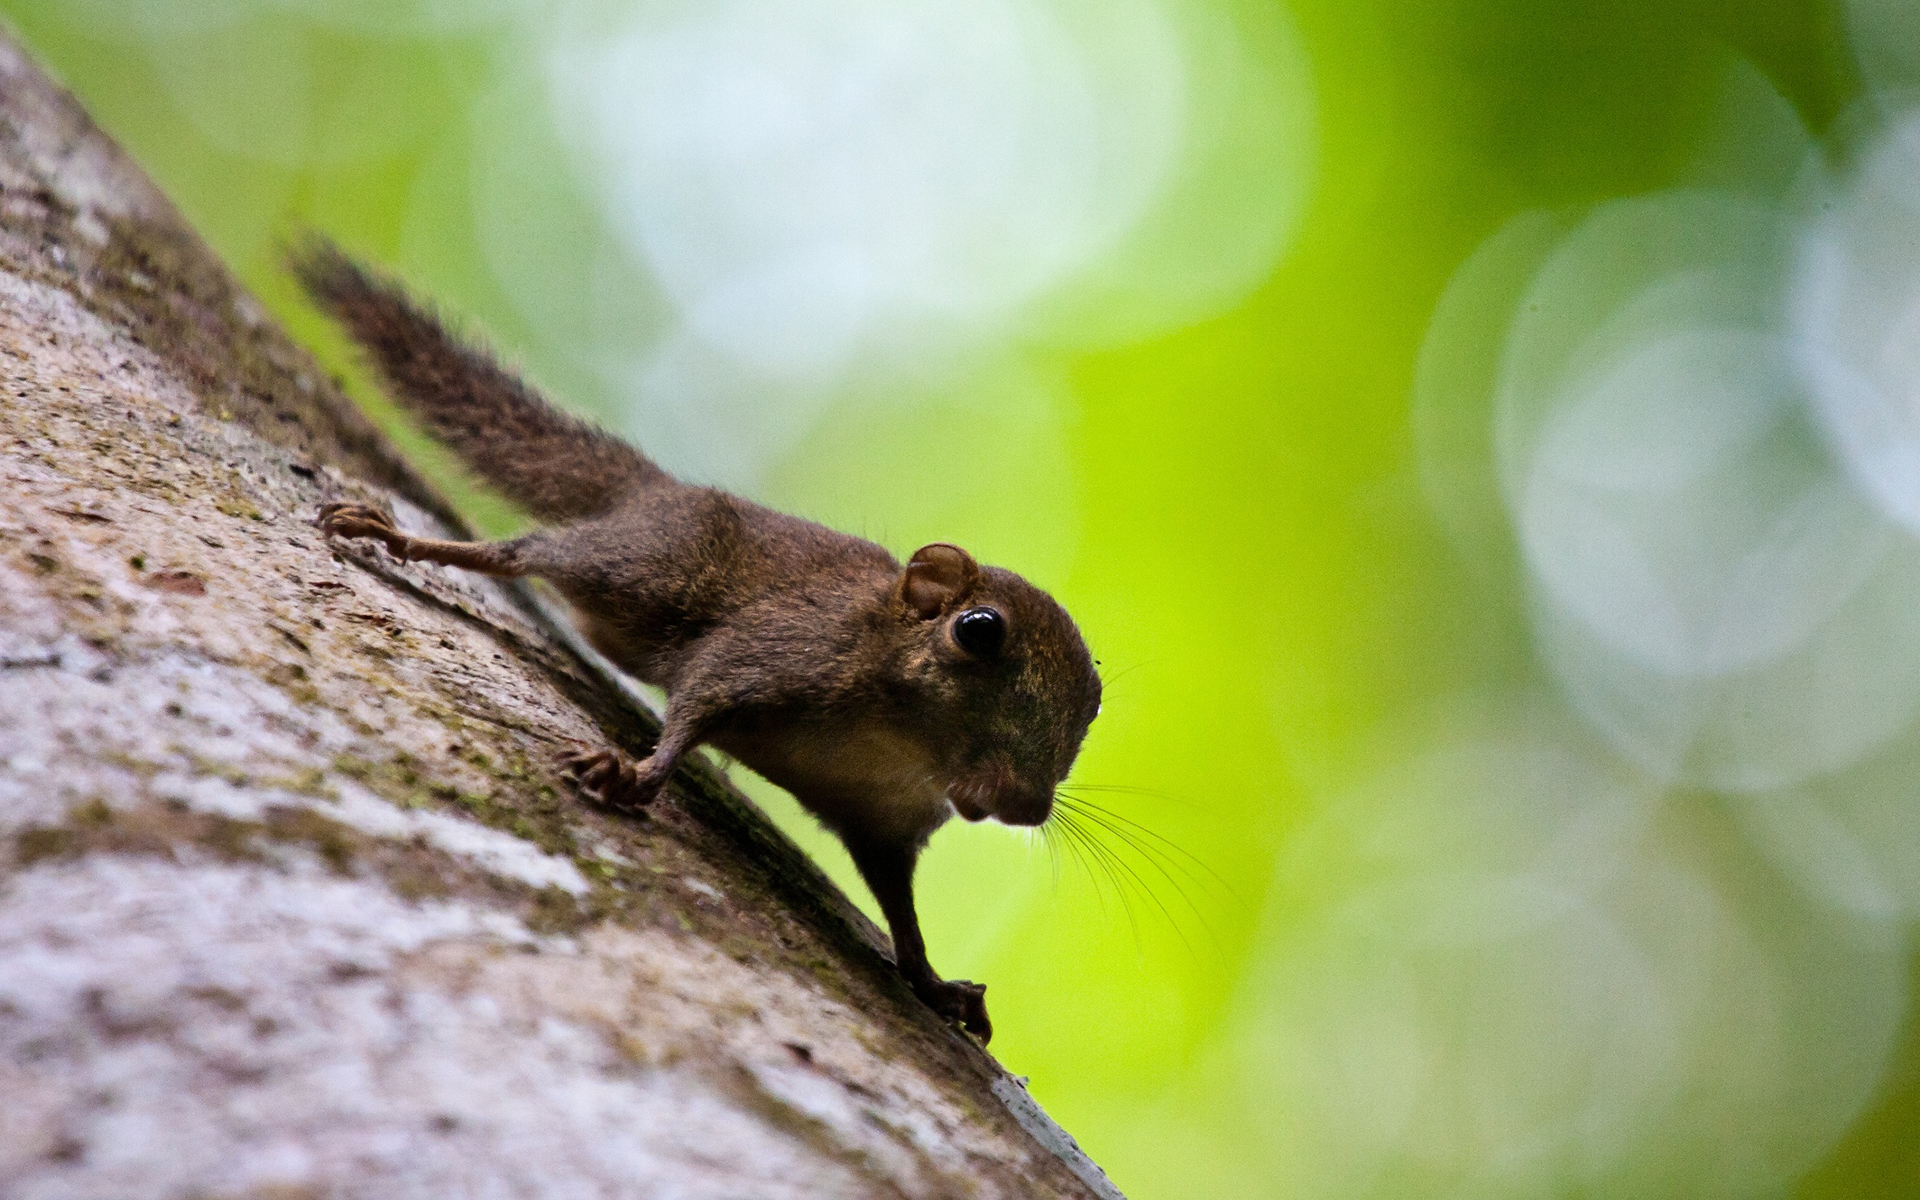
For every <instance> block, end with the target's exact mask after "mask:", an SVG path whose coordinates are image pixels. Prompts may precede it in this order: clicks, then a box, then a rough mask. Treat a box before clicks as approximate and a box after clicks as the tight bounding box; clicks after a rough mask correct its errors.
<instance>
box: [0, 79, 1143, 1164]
mask: <svg viewBox="0 0 1920 1200" xmlns="http://www.w3.org/2000/svg"><path fill="white" fill-rule="evenodd" d="M0 386H3V387H4V389H5V390H4V394H3V395H0V1194H4V1195H5V1196H8V1197H18V1198H22V1200H24V1198H27V1197H43V1196H44V1197H51V1196H60V1197H81V1196H100V1197H116V1198H118V1197H127V1196H188V1195H192V1196H216V1195H217V1196H243V1195H248V1196H253V1195H257V1196H266V1195H273V1196H321V1195H326V1196H332V1195H342V1196H382V1197H384V1196H397V1195H408V1196H433V1197H446V1196H469V1195H473V1196H478V1195H488V1196H520V1195H526V1196H547V1195H553V1196H589V1195H591V1196H616V1195H618V1196H650V1195H672V1196H674V1197H687V1198H692V1197H707V1196H713V1197H720V1196H727V1197H756V1198H759V1197H785V1196H792V1197H819V1196H856V1197H865V1196H876V1197H878V1196H888V1197H898V1196H902V1195H905V1196H956V1197H957V1196H968V1197H1009V1198H1014V1197H1047V1196H1089V1195H1098V1196H1115V1195H1117V1194H1118V1193H1116V1192H1115V1191H1114V1190H1113V1189H1112V1186H1111V1185H1110V1184H1108V1183H1107V1182H1106V1179H1105V1176H1104V1175H1102V1174H1101V1173H1100V1171H1099V1169H1098V1168H1097V1167H1095V1166H1094V1165H1093V1164H1092V1163H1090V1162H1088V1161H1087V1159H1086V1158H1085V1157H1084V1156H1083V1155H1082V1154H1081V1153H1080V1152H1079V1150H1078V1149H1077V1148H1076V1147H1075V1146H1074V1145H1073V1142H1072V1139H1070V1138H1068V1137H1067V1136H1066V1135H1065V1134H1064V1133H1062V1132H1060V1130H1059V1129H1058V1128H1057V1127H1056V1126H1054V1125H1053V1124H1052V1122H1050V1121H1049V1120H1047V1118H1046V1117H1045V1116H1044V1114H1042V1113H1041V1112H1040V1111H1039V1109H1038V1108H1037V1107H1035V1106H1034V1104H1033V1102H1032V1101H1031V1100H1029V1099H1028V1098H1027V1095H1026V1092H1025V1091H1024V1089H1023V1088H1022V1087H1021V1086H1020V1084H1019V1083H1018V1082H1017V1081H1015V1080H1013V1079H1012V1078H1011V1077H1009V1076H1008V1075H1007V1074H1006V1073H1005V1072H1003V1071H1002V1070H1001V1069H1000V1068H999V1066H998V1065H997V1064H996V1063H995V1062H994V1061H993V1060H992V1059H991V1058H989V1057H988V1056H987V1055H986V1054H985V1053H984V1052H983V1051H982V1050H980V1049H979V1048H978V1047H977V1046H975V1045H974V1044H973V1043H972V1042H970V1041H969V1040H967V1039H966V1038H965V1037H963V1036H962V1035H960V1034H958V1033H956V1032H954V1031H953V1030H950V1029H948V1028H946V1027H944V1026H943V1025H942V1024H941V1023H940V1022H939V1021H937V1020H936V1019H935V1018H934V1017H933V1016H932V1014H931V1013H929V1012H928V1011H927V1010H926V1009H925V1008H924V1007H922V1006H921V1005H920V1004H919V1003H918V1002H917V1001H916V1000H914V998H913V997H912V995H911V994H910V993H909V992H908V991H907V990H906V989H905V987H903V986H902V985H901V983H900V981H899V979H898V978H897V976H895V975H894V973H893V972H892V970H891V968H890V967H889V966H888V964H887V963H886V961H885V960H884V959H883V957H882V952H881V947H883V946H884V945H885V939H884V938H882V937H881V936H880V935H879V934H878V933H877V932H876V931H875V930H874V928H873V927H872V926H871V925H870V924H869V923H868V922H867V921H866V920H865V919H864V918H863V917H861V916H860V915H859V914H858V912H857V911H856V910H855V909H853V908H852V907H851V906H850V905H849V904H848V903H847V901H846V900H845V898H844V897H842V896H841V895H840V894H839V893H838V892H836V891H835V890H834V888H833V887H832V885H831V884H829V883H828V882H827V881H826V879H825V877H824V876H822V875H821V873H820V872H819V871H818V870H817V869H816V868H815V867H814V866H813V865H812V864H811V863H809V862H808V861H807V860H806V859H805V857H804V856H803V855H802V854H801V853H800V852H799V851H798V850H796V849H795V848H794V846H793V845H792V843H790V842H789V841H787V839H785V838H784V837H783V836H782V835H781V834H780V833H779V832H778V831H777V830H775V829H774V828H773V827H772V826H771V825H770V824H769V823H768V822H767V820H766V819H765V818H764V817H763V816H762V815H761V814H760V813H759V812H758V811H757V810H756V809H754V808H753V807H752V806H751V805H750V804H749V803H748V802H746V801H745V800H743V799H742V798H741V797H740V796H738V795H737V794H736V793H735V792H733V791H732V790H730V789H729V788H728V787H727V785H726V783H725V782H724V780H723V779H721V778H720V777H719V776H718V775H717V774H715V773H714V772H713V771H712V770H711V769H710V768H707V767H704V766H698V765H696V766H695V767H693V768H691V769H690V770H688V771H686V772H684V773H683V774H682V776H681V777H680V778H678V779H677V780H676V781H675V785H674V788H673V790H672V792H671V794H670V795H669V796H668V797H666V798H665V799H663V801H662V802H661V803H660V804H659V805H657V806H656V807H655V809H654V811H653V815H651V816H650V817H648V818H645V819H639V820H633V819H626V818H621V817H617V816H611V815H608V814H605V813H602V812H598V811H594V810H592V809H590V808H588V807H586V806H584V805H583V804H581V803H579V802H578V801H576V800H575V799H574V797H573V795H572V794H571V793H570V791H569V790H568V788H567V787H566V786H565V784H564V783H563V781H562V779H561V778H560V776H559V774H558V772H557V770H556V769H555V766H554V761H553V760H554V756H555V755H556V753H557V752H559V751H560V750H562V749H563V748H565V747H566V746H568V745H569V744H570V743H572V742H586V743H589V744H600V743H606V742H611V743H614V744H617V745H619V746H621V747H624V748H625V749H626V750H628V751H629V752H632V753H636V754H639V753H644V752H645V749H646V747H647V745H648V743H649V741H650V738H651V736H652V732H653V730H654V728H655V724H654V721H653V719H652V717H651V716H650V715H648V714H647V713H646V711H645V710H644V708H643V707H641V706H639V705H638V704H636V703H635V701H634V699H633V697H632V696H631V695H630V694H629V692H628V691H627V690H626V688H625V685H624V684H623V683H622V682H621V681H620V680H619V679H618V678H617V677H616V676H614V675H613V674H612V673H611V672H610V671H609V670H608V668H607V667H606V665H605V664H604V662H601V661H600V660H598V659H597V658H596V657H595V656H594V655H593V653H592V652H591V651H590V650H588V649H586V648H585V647H584V646H582V645H581V644H579V643H578V640H577V638H574V637H573V635H572V634H570V633H569V632H567V631H566V630H565V629H564V627H563V626H562V625H561V624H559V623H557V622H556V621H555V620H554V619H553V618H552V617H551V616H550V615H549V614H548V612H547V611H546V610H545V609H544V608H543V607H542V603H543V602H542V601H541V600H540V599H539V596H538V594H537V593H535V592H534V591H532V590H528V589H513V588H507V587H502V586H496V585H494V584H492V583H490V582H488V581H485V580H481V579H476V578H471V577H467V576H464V575H460V574H457V573H452V572H448V571H444V570H442V569H440V568H437V567H433V566H421V565H405V564H399V563H395V562H393V561H391V560H388V559H386V558H384V557H382V555H381V553H380V552H378V551H373V552H366V551H362V550H359V549H356V548H352V547H347V546H339V545H329V544H328V543H327V542H326V541H325V540H324V539H322V538H321V537H320V536H318V534H316V533H315V531H314V530H313V528H312V526H311V521H312V519H313V516H314V513H315V511H316V509H317V508H318V506H319V505H320V504H321V503H323V502H325V501H329V500H334V499H362V500H369V501H373V502H375V503H379V504H384V505H389V506H391V507H392V508H393V509H394V510H395V512H396V514H397V515H398V518H399V521H400V523H401V524H402V526H403V527H407V528H409V529H412V530H417V531H422V532H430V533H432V534H435V535H439V536H459V535H461V534H463V533H464V530H462V529H461V526H460V522H459V519H458V517H457V516H456V515H455V514H454V513H453V512H452V511H451V510H450V509H449V508H448V506H447V505H446V504H445V502H443V501H442V500H441V499H440V498H438V497H437V496H436V495H435V494H434V493H433V492H432V490H431V489H430V488H429V487H427V485H426V484H424V483H423V482H422V481H421V480H420V478H419V477H418V476H417V475H415V474H414V473H413V472H412V471H411V470H410V469H409V468H408V467H407V466H406V464H405V463H403V462H402V461H401V460H400V459H399V458H398V457H397V456H396V455H395V454H394V452H393V450H392V449H391V448H390V447H389V446H388V445H387V443H386V442H385V441H384V440H383V439H382V438H381V437H380V435H379V434H378V432H377V431H376V430H375V429H374V428H373V427H372V426H371V425H370V424H369V423H368V422H367V421H366V419H365V418H363V417H362V416H361V415H360V414H359V413H358V412H357V411H356V410H355V409H354V408H353V407H352V405H351V403H350V402H349V401H347V400H346V399H344V398H343V397H342V396H341V394H340V393H339V392H338V391H337V390H336V388H335V387H334V386H333V385H332V384H330V383H329V381H328V380H327V379H326V378H325V377H324V375H323V374H322V373H321V372H320V371H319V370H317V369H316V368H315V366H314V364H313V363H312V362H311V361H310V360H309V358H308V357H307V356H306V354H304V353H303V352H302V351H300V350H299V349H297V348H296V347H295V346H294V345H293V344H292V343H290V342H289V341H288V340H287V338H286V337H285V335H284V334H282V333H281V332H280V331H279V330H278V329H277V328H276V327H275V326H274V325H273V324H272V322H271V321H269V320H268V318H267V317H266V315H265V313H264V312H263V310H262V309H261V308H260V306H259V305H258V303H257V302H255V301H254V300H253V299H252V298H251V297H249V296H248V295H247V294H246V293H245V292H243V291H241V290H240V289H239V287H238V286H237V285H236V284H235V283H234V282H233V280H231V279H230V278H229V277H228V276H227V275H226V273H225V272H224V270H223V269H222V268H221V266H220V265H219V264H218V263H217V262H216V261H215V259H214V258H213V256H212V255H211V254H210V253H209V252H208V251H207V249H206V248H205V247H204V246H203V245H202V244H201V243H200V242H199V241H198V239H196V238H195V237H194V235H193V234H192V233H191V232H190V231H189V230H188V229H187V228H186V227H185V225H184V223H183V222H182V221H181V219H180V218H179V216H178V215H177V214H176V213H175V212H174V210H173V209H172V208H171V206H169V205H168V203H167V202H166V201H165V199H164V198H162V197H161V196H160V195H159V194H158V192H157V191H156V190H155V189H154V188H153V186H152V185H151V184H150V183H148V182H147V180H146V179H145V178H144V177H143V176H142V175H141V174H140V172H139V171H138V170H137V169H136V168H135V167H133V166H132V165H131V164H130V163H129V162H128V161H127V160H126V159H125V158H124V157H123V156H122V155H121V154H120V153H119V151H118V150H117V149H116V148H115V147H114V146H113V145H112V144H111V143H110V142H109V141H108V140H107V139H106V138H105V137H104V136H103V135H102V134H101V133H100V132H99V131H98V130H96V129H95V128H94V127H93V126H92V124H91V123H90V122H88V120H87V119H86V117H85V116H84V115H83V114H82V113H81V112H80V111H79V109H78V107H77V106H76V105H75V103H74V102H73V100H72V98H71V97H70V96H68V95H67V94H66V93H65V92H64V91H62V90H61V89H59V88H58V87H57V86H55V85H53V84H51V83H50V82H49V81H48V80H47V79H46V78H45V77H44V76H42V75H41V74H40V73H39V71H38V70H37V69H36V68H35V66H34V65H33V64H32V63H31V62H30V61H29V60H28V59H27V57H26V56H25V55H24V54H23V53H22V52H21V51H20V50H19V49H18V48H17V47H15V46H14V45H13V44H12V43H11V42H5V41H0Z"/></svg>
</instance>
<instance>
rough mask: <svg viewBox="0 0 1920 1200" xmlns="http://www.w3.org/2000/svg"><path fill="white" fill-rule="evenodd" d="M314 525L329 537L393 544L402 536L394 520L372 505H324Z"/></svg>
mask: <svg viewBox="0 0 1920 1200" xmlns="http://www.w3.org/2000/svg"><path fill="white" fill-rule="evenodd" d="M314 525H316V526H317V527H318V528H319V530H320V532H321V533H323V534H326V535H327V536H328V537H343V538H378V539H380V540H381V541H383V542H387V543H388V544H392V543H393V542H394V541H395V540H396V539H398V538H399V537H400V536H401V535H400V531H399V530H398V529H396V528H394V524H393V518H392V517H390V516H388V515H387V514H386V513H384V512H381V511H380V510H379V509H377V508H375V507H373V506H372V505H371V504H354V503H340V504H323V505H321V506H320V516H319V518H318V519H317V520H315V521H314Z"/></svg>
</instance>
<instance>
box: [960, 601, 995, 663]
mask: <svg viewBox="0 0 1920 1200" xmlns="http://www.w3.org/2000/svg"><path fill="white" fill-rule="evenodd" d="M953 640H954V641H956V642H959V643H960V648H961V649H962V650H965V651H966V652H967V653H968V654H971V655H974V656H975V657H977V658H985V657H987V656H988V655H990V654H993V653H995V652H996V651H998V650H999V649H1000V644H1001V643H1002V642H1004V641H1006V640H1007V619H1006V618H1005V617H1003V616H1001V615H1000V614H999V613H998V612H996V611H994V610H993V609H991V608H970V609H968V610H967V611H965V612H963V613H961V614H960V615H959V616H958V617H955V618H954V621H953Z"/></svg>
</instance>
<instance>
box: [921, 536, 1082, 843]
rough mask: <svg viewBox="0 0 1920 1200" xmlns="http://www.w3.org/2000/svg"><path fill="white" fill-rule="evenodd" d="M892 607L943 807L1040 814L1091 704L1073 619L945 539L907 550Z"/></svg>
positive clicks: (1011, 819)
mask: <svg viewBox="0 0 1920 1200" xmlns="http://www.w3.org/2000/svg"><path fill="white" fill-rule="evenodd" d="M894 607H895V610H896V615H897V617H898V619H899V620H900V622H901V624H902V627H903V630H904V633H905V636H906V638H907V641H908V652H907V656H906V657H907V666H908V670H907V672H906V675H907V678H908V680H909V681H910V684H911V686H913V687H914V689H915V690H916V691H917V692H918V693H919V696H918V697H917V699H918V700H919V701H920V703H919V704H917V705H916V708H918V709H919V710H920V711H921V712H922V713H923V715H924V719H925V720H926V721H927V726H926V733H927V738H928V742H929V743H930V746H931V748H932V749H933V750H934V752H935V756H936V761H938V762H939V763H940V765H941V767H942V770H943V772H945V773H946V774H947V780H946V795H947V799H948V800H949V801H950V802H951V803H952V804H953V807H954V811H956V812H958V813H959V814H960V815H961V816H962V817H965V818H966V819H967V820H969V821H979V820H983V819H985V818H987V817H994V818H996V819H998V820H1000V821H1003V822H1005V823H1007V824H1009V825H1039V824H1042V823H1043V822H1045V821H1046V819H1047V817H1048V815H1049V814H1051V813H1052V811H1053V796H1054V789H1055V788H1056V787H1057V786H1058V785H1059V783H1060V781H1061V780H1063V779H1065V778H1066V777H1067V772H1068V771H1069V770H1071V769H1072V767H1073V760H1074V758H1075V756H1076V755H1078V754H1079V752H1080V743H1081V741H1082V740H1084V739H1085V737H1086V736H1087V727H1088V726H1089V725H1091V724H1092V723H1093V718H1094V717H1095V716H1096V715H1098V714H1099V712H1100V676H1099V674H1098V672H1096V671H1095V670H1094V663H1093V656H1092V655H1091V654H1089V653H1088V652H1087V645H1086V642H1085V641H1083V640H1082V639H1081V637H1080V630H1079V627H1078V626H1076V625H1075V624H1074V623H1073V618H1072V617H1069V616H1068V615H1067V611H1066V610H1065V609H1064V608H1062V607H1060V605H1059V603H1058V602H1057V601H1055V600H1054V598H1053V597H1052V596H1049V595H1047V593H1045V592H1044V591H1041V590H1040V589H1039V588H1037V587H1035V586H1033V585H1032V584H1031V583H1028V582H1027V581H1026V580H1024V579H1022V578H1021V577H1020V576H1018V575H1016V574H1014V573H1013V572H1012V571H1006V570H1002V569H1000V568H998V567H982V566H980V565H979V564H978V563H976V562H974V560H973V556H972V555H970V554H968V553H967V552H966V551H965V550H962V549H961V548H960V547H958V546H953V545H948V544H947V543H945V542H935V543H933V544H932V545H928V546H922V547H921V548H920V549H919V550H917V551H915V552H914V554H913V557H912V558H911V559H910V560H908V562H907V565H906V568H905V569H904V570H903V571H902V572H901V574H900V578H899V581H898V583H896V585H895V587H894Z"/></svg>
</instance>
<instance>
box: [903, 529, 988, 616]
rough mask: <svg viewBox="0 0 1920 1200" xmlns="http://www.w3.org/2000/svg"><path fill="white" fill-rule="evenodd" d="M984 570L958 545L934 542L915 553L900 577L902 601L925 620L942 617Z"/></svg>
mask: <svg viewBox="0 0 1920 1200" xmlns="http://www.w3.org/2000/svg"><path fill="white" fill-rule="evenodd" d="M979 574H980V567H979V565H978V564H977V563H975V562H974V561H973V555H971V554H968V553H967V552H966V551H965V550H962V549H961V548H960V547H958V546H950V545H948V544H947V543H946V542H934V543H933V544H931V545H927V546H922V547H920V548H919V549H918V550H915V551H914V552H913V557H912V558H910V559H908V560H907V569H906V570H905V571H903V572H902V573H901V575H900V599H901V600H902V601H903V602H905V604H906V606H907V608H908V609H910V610H912V611H913V612H914V613H915V614H916V615H918V616H919V618H920V619H921V620H923V621H930V620H932V619H933V618H935V617H937V616H939V615H940V612H941V610H942V609H944V608H946V607H947V605H948V604H950V603H952V601H953V598H954V597H955V596H958V595H960V594H961V593H963V592H965V591H966V590H967V589H968V588H969V587H971V586H972V585H973V581H974V578H975V577H976V576H978V575H979Z"/></svg>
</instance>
